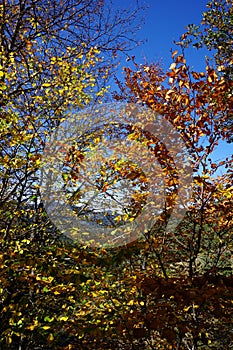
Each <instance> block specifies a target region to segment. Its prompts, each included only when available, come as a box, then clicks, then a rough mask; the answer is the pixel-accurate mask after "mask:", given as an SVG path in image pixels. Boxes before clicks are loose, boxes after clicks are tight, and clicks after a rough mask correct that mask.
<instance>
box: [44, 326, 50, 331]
mask: <svg viewBox="0 0 233 350" xmlns="http://www.w3.org/2000/svg"><path fill="white" fill-rule="evenodd" d="M42 328H43V329H44V330H47V329H49V328H50V326H43V327H42Z"/></svg>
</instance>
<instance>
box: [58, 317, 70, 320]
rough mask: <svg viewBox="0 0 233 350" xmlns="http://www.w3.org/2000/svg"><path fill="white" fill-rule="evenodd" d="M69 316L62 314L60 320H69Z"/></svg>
mask: <svg viewBox="0 0 233 350" xmlns="http://www.w3.org/2000/svg"><path fill="white" fill-rule="evenodd" d="M68 318H69V317H68V316H62V317H59V321H67V320H68Z"/></svg>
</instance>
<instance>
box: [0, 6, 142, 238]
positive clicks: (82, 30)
mask: <svg viewBox="0 0 233 350" xmlns="http://www.w3.org/2000/svg"><path fill="white" fill-rule="evenodd" d="M109 6H110V4H109ZM139 10H140V9H136V10H135V11H133V10H132V12H130V10H129V11H124V10H123V12H121V11H118V10H116V12H113V11H110V8H109V7H108V5H104V3H103V2H101V1H78V2H75V3H74V2H73V1H64V2H59V3H57V1H48V2H47V1H40V2H38V1H37V2H35V1H29V0H27V1H3V3H2V4H1V5H0V14H1V37H0V40H1V42H0V47H1V63H0V64H1V65H0V79H1V89H0V100H1V102H0V105H1V124H0V125H1V139H2V141H1V179H2V183H1V205H5V204H4V203H5V202H6V201H8V202H9V201H11V203H13V202H14V201H15V200H16V202H17V206H20V205H21V204H22V202H26V201H27V200H28V199H29V198H31V199H32V198H34V199H33V200H35V201H37V202H38V203H37V204H36V207H38V205H39V197H38V190H37V189H36V187H35V178H36V176H37V175H36V174H35V171H36V169H37V168H38V166H39V164H40V158H41V153H42V150H43V148H44V145H45V140H46V137H47V135H49V134H50V133H51V131H52V129H53V128H54V127H55V126H58V125H59V123H60V122H61V120H64V115H66V118H68V113H71V110H72V109H76V110H78V109H81V108H82V107H83V106H85V105H87V104H88V103H90V101H91V99H93V100H94V96H95V99H97V100H98V99H100V97H101V96H102V95H103V92H104V91H105V90H102V88H103V87H104V86H105V85H106V81H107V77H109V76H110V70H111V67H112V65H113V62H115V61H116V55H117V54H118V53H121V52H124V51H125V50H127V49H129V48H130V46H131V44H132V43H134V42H135V41H134V39H133V38H132V37H131V33H132V32H133V31H134V30H135V29H136V27H137V24H136V25H134V24H133V21H134V19H135V16H136V13H137V12H138V11H139ZM130 21H132V26H129V23H130ZM134 23H135V22H134ZM100 50H101V55H103V56H102V57H100ZM97 85H98V86H99V87H97ZM96 93H97V94H96ZM68 109H69V111H68ZM14 203H15V202H14ZM17 210H18V209H17ZM4 220H5V219H4ZM4 220H3V221H4ZM7 222H8V223H9V221H8V219H7ZM6 226H7V227H8V230H9V228H10V226H9V225H8V224H6ZM6 234H7V233H6V232H5V234H4V236H6Z"/></svg>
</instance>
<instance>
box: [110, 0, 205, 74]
mask: <svg viewBox="0 0 233 350" xmlns="http://www.w3.org/2000/svg"><path fill="white" fill-rule="evenodd" d="M207 2H208V1H206V0H196V1H194V0H178V1H173V0H147V1H142V0H138V4H139V5H143V4H146V5H148V9H147V10H146V12H145V23H144V24H143V23H142V27H141V30H140V31H139V32H138V33H137V37H138V38H139V39H142V40H143V39H144V40H146V41H147V42H146V43H145V44H142V45H140V47H138V48H137V49H135V50H134V51H133V52H132V54H134V55H135V56H136V61H137V62H139V63H143V62H144V58H146V59H147V61H148V62H158V61H159V62H161V63H162V64H163V66H164V68H165V69H166V68H168V67H169V66H170V63H171V53H170V51H171V49H172V50H173V51H174V50H175V48H176V47H175V44H174V40H177V41H178V40H179V37H180V35H182V34H183V33H184V32H185V26H187V25H188V24H199V23H200V22H201V19H202V13H203V12H204V11H205V10H206V4H207ZM135 3H137V1H136V0H130V1H128V2H126V1H124V0H118V1H117V2H116V6H117V7H118V6H119V7H122V8H124V7H126V6H129V7H130V6H135ZM133 4H134V5H133ZM206 53H207V51H204V50H196V49H195V48H194V49H191V50H190V52H189V55H188V59H189V64H190V65H191V66H193V67H195V69H197V70H202V69H204V68H205V54H206ZM122 64H123V65H124V64H125V63H124V62H122Z"/></svg>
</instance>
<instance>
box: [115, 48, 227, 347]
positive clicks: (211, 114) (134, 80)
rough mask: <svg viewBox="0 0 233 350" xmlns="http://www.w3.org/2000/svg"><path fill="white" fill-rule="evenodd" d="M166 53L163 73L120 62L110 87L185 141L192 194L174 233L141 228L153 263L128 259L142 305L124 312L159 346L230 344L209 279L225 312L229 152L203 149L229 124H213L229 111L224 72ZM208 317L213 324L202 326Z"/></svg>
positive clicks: (210, 146)
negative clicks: (219, 154)
mask: <svg viewBox="0 0 233 350" xmlns="http://www.w3.org/2000/svg"><path fill="white" fill-rule="evenodd" d="M172 59H173V62H172V64H171V66H170V69H169V70H168V71H167V72H165V73H162V72H161V70H160V69H159V68H158V67H157V66H156V65H153V64H151V65H147V64H144V65H140V66H139V65H137V64H136V63H135V70H132V69H130V68H126V69H125V76H126V78H125V85H123V84H121V85H120V86H121V92H122V94H121V95H119V94H118V95H116V98H117V99H120V100H121V99H126V100H127V101H130V102H134V103H137V104H139V103H141V104H142V105H144V106H147V107H148V108H149V109H152V110H153V111H155V112H158V113H160V114H161V115H162V116H163V117H164V118H166V119H167V120H168V121H169V122H170V123H171V124H172V125H173V126H174V127H175V128H176V129H177V130H178V131H179V133H180V135H181V136H182V138H183V140H184V141H185V143H186V145H187V148H188V150H189V157H190V161H191V162H192V167H193V171H194V181H193V184H192V188H193V196H192V200H191V201H190V203H189V208H188V210H187V214H186V217H185V218H184V220H183V221H182V222H181V223H180V224H179V226H178V227H177V229H176V231H175V233H170V234H169V233H166V231H164V230H163V229H162V230H160V231H159V230H158V227H157V226H155V229H153V230H152V231H151V233H150V234H149V235H148V234H147V235H145V240H146V242H147V245H145V247H147V248H145V249H146V250H147V255H146V256H147V264H146V266H153V268H150V267H148V268H147V269H146V272H145V274H144V273H143V272H142V271H141V269H140V267H138V265H137V263H136V262H135V265H134V271H140V272H138V274H137V272H135V274H136V275H137V281H138V284H137V286H139V289H140V290H142V293H145V299H143V302H142V305H147V306H146V307H145V308H143V311H142V312H141V313H140V312H139V311H138V306H136V305H135V308H133V310H134V311H132V316H130V313H126V319H127V320H128V322H129V323H128V324H129V325H131V327H136V330H135V334H138V337H139V338H143V337H144V338H145V339H148V338H147V337H148V334H150V335H151V336H152V334H154V335H153V336H152V339H151V341H152V343H151V344H156V346H159V344H160V346H161V348H164V349H165V348H166V349H167V348H169V346H170V348H171V347H172V348H173V347H174V348H178V349H183V348H184V349H191V348H194V349H198V348H199V346H208V344H213V346H214V347H216V348H221V347H222V348H224V347H229V344H231V345H232V333H231V331H230V327H231V322H230V323H228V322H225V316H224V314H223V313H222V312H219V313H218V311H217V309H216V302H217V298H218V297H217V295H215V294H214V293H213V290H212V287H211V283H212V284H213V285H216V286H219V287H216V288H217V290H220V289H221V292H222V293H223V295H224V298H223V299H224V302H226V303H227V305H228V306H227V310H226V312H227V313H228V312H232V307H231V305H230V303H229V299H228V297H227V295H230V294H231V288H230V289H229V282H228V281H231V280H232V263H231V256H232V229H233V226H232V224H233V222H232V217H233V216H232V198H233V197H232V159H230V158H226V159H224V160H221V161H219V162H214V161H213V160H212V157H211V155H212V152H213V150H214V149H215V147H217V145H218V142H220V140H226V139H227V138H228V137H229V129H226V128H225V129H223V128H221V127H220V126H221V125H222V123H224V122H225V121H226V120H227V119H228V118H229V116H230V115H231V113H232V108H231V99H232V98H231V92H232V80H231V79H230V77H229V76H225V75H221V76H219V75H218V74H217V72H216V71H215V69H214V68H212V67H211V66H208V65H207V67H206V71H205V72H195V71H192V70H191V69H190V67H189V66H188V65H187V63H186V59H185V57H184V55H183V54H179V53H178V50H176V51H174V52H173V54H172ZM158 155H159V153H158ZM220 168H222V171H223V175H222V176H220V175H219V170H220ZM161 219H162V220H164V219H165V218H163V217H162V218H161ZM139 256H140V254H139ZM137 257H138V255H137ZM143 257H145V251H144V252H143V254H142V255H141V259H143ZM131 263H132V262H131ZM132 264H133V263H132ZM137 268H138V270H137ZM149 271H151V274H150V272H149ZM142 276H144V277H142ZM154 276H156V277H154ZM161 276H163V277H161ZM185 276H186V277H185ZM220 281H221V282H220ZM220 284H221V286H222V287H220ZM180 288H181V289H180ZM178 290H179V291H178ZM179 293H180V296H179ZM225 293H226V294H225ZM228 293H229V294H228ZM166 295H167V296H166ZM181 295H182V296H181ZM204 295H205V297H204ZM207 295H208V297H207V298H206V296H207ZM138 297H139V295H138ZM223 299H221V302H222V300H223ZM140 300H141V299H140ZM134 303H135V304H137V301H135V302H134ZM134 303H132V305H133V304H134ZM211 305H212V306H211ZM224 308H225V306H224V305H223V304H222V309H224ZM178 310H179V311H178ZM191 310H192V312H191ZM210 310H212V311H210ZM230 310H231V311H230ZM134 312H135V313H134ZM186 312H188V313H189V314H190V316H188V315H186V316H185V314H186ZM158 320H161V322H160V321H158ZM185 320H186V321H185ZM207 320H208V321H207ZM213 324H215V326H214V327H215V329H216V332H215V331H214V330H213V331H211V332H210V333H209V332H208V331H207V329H211V327H212V326H213ZM133 325H134V326H133ZM211 325H212V326H211ZM219 334H221V339H223V337H226V339H228V340H227V341H226V343H225V344H220V343H219V338H218V337H219ZM157 337H158V338H157ZM156 339H158V340H156ZM162 339H164V343H162V342H163V340H162ZM161 344H163V345H161ZM231 345H230V347H231ZM151 346H152V345H151ZM154 346H155V345H154Z"/></svg>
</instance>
